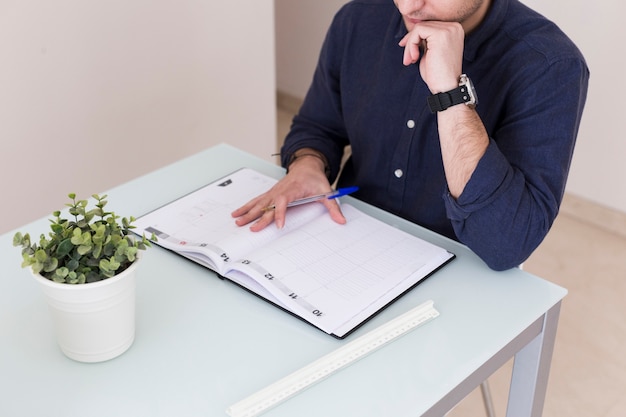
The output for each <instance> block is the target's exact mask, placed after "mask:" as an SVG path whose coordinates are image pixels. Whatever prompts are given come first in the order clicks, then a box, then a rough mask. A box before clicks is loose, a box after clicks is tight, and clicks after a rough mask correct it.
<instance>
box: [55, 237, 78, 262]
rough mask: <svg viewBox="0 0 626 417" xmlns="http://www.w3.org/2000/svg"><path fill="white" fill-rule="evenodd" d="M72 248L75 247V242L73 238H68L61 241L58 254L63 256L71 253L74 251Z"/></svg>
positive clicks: (60, 256)
mask: <svg viewBox="0 0 626 417" xmlns="http://www.w3.org/2000/svg"><path fill="white" fill-rule="evenodd" d="M72 249H74V244H73V243H72V239H71V238H67V239H65V240H63V241H62V242H61V243H59V247H58V248H57V253H56V254H57V256H58V257H59V258H63V257H64V256H66V255H67V254H69V253H70V252H71V251H72Z"/></svg>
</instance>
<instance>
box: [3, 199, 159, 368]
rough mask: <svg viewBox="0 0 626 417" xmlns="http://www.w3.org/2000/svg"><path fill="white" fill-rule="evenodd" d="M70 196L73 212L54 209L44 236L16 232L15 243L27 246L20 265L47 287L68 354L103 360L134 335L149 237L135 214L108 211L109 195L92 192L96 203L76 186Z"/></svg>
mask: <svg viewBox="0 0 626 417" xmlns="http://www.w3.org/2000/svg"><path fill="white" fill-rule="evenodd" d="M68 197H69V198H70V200H71V203H68V204H66V206H68V207H69V209H67V213H68V214H69V216H68V217H69V218H65V217H63V216H64V213H62V212H61V211H55V212H54V213H53V216H54V217H53V218H52V219H50V229H51V231H50V232H49V233H48V235H47V236H46V235H44V234H41V236H40V238H39V240H38V241H36V242H35V241H31V238H30V235H29V234H28V233H26V234H22V233H20V232H17V233H16V234H15V235H14V237H13V245H14V246H21V247H22V267H24V268H27V267H30V268H31V271H32V273H33V276H34V277H35V279H36V280H37V282H39V284H40V286H41V288H42V289H43V292H44V294H45V296H46V299H47V300H48V306H49V308H50V312H51V313H52V318H53V322H54V324H55V327H56V332H57V341H58V343H59V346H60V347H61V350H62V351H63V353H65V355H67V356H68V357H70V358H72V359H74V360H77V361H81V362H100V361H105V360H108V359H112V358H114V357H116V356H118V355H120V354H122V353H123V352H125V351H126V350H127V349H128V348H129V347H130V346H131V345H132V343H133V341H134V338H135V270H136V268H137V264H138V263H139V260H140V256H139V251H140V250H145V249H146V248H147V247H149V246H150V241H149V240H148V239H147V238H146V237H145V236H142V237H141V238H136V237H135V235H133V234H132V232H131V229H132V228H133V225H132V223H133V221H134V220H135V218H134V217H130V218H126V217H124V218H121V219H120V217H119V216H117V215H115V213H114V212H108V211H106V210H105V206H106V204H107V200H106V198H107V196H106V195H103V196H99V195H97V194H94V195H93V196H92V197H93V198H94V199H95V207H94V208H89V207H88V201H87V200H77V199H76V195H75V194H73V193H72V194H69V195H68ZM151 239H153V240H155V239H156V237H155V236H152V237H151Z"/></svg>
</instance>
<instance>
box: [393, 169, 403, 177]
mask: <svg viewBox="0 0 626 417" xmlns="http://www.w3.org/2000/svg"><path fill="white" fill-rule="evenodd" d="M393 175H395V176H396V178H401V177H402V176H403V175H404V172H402V170H401V169H396V170H395V171H393Z"/></svg>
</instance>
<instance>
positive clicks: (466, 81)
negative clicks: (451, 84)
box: [459, 74, 478, 107]
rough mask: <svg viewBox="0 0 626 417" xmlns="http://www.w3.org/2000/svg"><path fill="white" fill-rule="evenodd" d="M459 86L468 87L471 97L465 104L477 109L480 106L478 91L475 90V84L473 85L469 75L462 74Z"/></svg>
mask: <svg viewBox="0 0 626 417" xmlns="http://www.w3.org/2000/svg"><path fill="white" fill-rule="evenodd" d="M459 84H460V85H464V86H466V87H467V92H468V93H469V96H470V97H469V101H466V102H465V104H466V105H468V106H472V107H475V106H476V105H477V104H478V96H477V95H476V89H475V88H474V83H472V80H470V78H469V77H468V76H467V75H465V74H461V79H460V81H459Z"/></svg>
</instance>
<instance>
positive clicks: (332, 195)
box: [263, 187, 359, 211]
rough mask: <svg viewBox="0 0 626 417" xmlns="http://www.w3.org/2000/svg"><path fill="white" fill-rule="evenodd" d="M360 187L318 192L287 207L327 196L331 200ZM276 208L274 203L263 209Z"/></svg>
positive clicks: (270, 209)
mask: <svg viewBox="0 0 626 417" xmlns="http://www.w3.org/2000/svg"><path fill="white" fill-rule="evenodd" d="M358 189H359V187H346V188H339V189H338V190H335V191H331V192H328V193H324V194H318V195H314V196H311V197H305V198H300V199H298V200H294V201H292V202H291V203H289V204H287V207H293V206H299V205H301V204H307V203H313V202H315V201H320V200H323V199H325V198H327V199H329V200H332V199H333V198H339V197H341V196H343V195H347V194H350V193H353V192H355V191H356V190H358ZM274 209H276V206H275V205H273V204H272V205H271V206H268V207H265V208H264V209H263V211H272V210H274Z"/></svg>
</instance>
